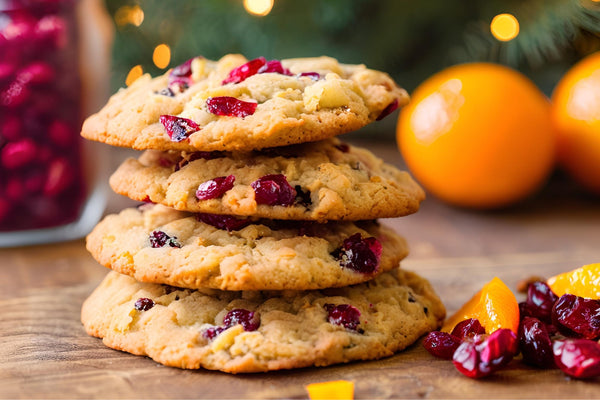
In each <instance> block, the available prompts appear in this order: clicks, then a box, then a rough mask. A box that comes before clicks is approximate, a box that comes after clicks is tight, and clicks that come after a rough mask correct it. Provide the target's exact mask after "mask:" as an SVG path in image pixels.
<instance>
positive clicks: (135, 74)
mask: <svg viewBox="0 0 600 400" xmlns="http://www.w3.org/2000/svg"><path fill="white" fill-rule="evenodd" d="M143 73H144V69H143V68H142V66H141V65H136V66H135V67H133V68H131V69H130V70H129V73H128V74H127V78H125V84H126V85H127V86H130V85H131V84H132V83H133V82H135V81H136V80H137V79H138V78H139V77H140V76H142V75H143Z"/></svg>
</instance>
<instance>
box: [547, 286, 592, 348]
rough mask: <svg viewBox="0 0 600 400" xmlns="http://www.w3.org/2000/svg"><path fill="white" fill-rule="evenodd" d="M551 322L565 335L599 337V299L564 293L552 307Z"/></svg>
mask: <svg viewBox="0 0 600 400" xmlns="http://www.w3.org/2000/svg"><path fill="white" fill-rule="evenodd" d="M552 322H553V323H554V325H556V327H557V328H558V330H559V331H561V332H562V333H563V334H564V335H566V336H575V337H582V338H584V339H597V338H600V300H596V299H585V298H583V297H578V296H575V295H573V294H564V295H562V296H561V297H560V299H558V301H557V302H556V304H555V305H554V308H553V309H552Z"/></svg>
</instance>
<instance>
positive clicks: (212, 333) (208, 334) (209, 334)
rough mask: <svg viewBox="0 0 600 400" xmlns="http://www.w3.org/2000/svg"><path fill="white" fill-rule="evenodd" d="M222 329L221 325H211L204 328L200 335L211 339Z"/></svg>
mask: <svg viewBox="0 0 600 400" xmlns="http://www.w3.org/2000/svg"><path fill="white" fill-rule="evenodd" d="M224 330H225V328H223V327H222V326H211V327H210V328H206V329H205V330H204V331H202V336H204V337H205V338H206V339H208V340H213V339H214V338H216V337H217V336H219V334H220V333H221V332H223V331H224Z"/></svg>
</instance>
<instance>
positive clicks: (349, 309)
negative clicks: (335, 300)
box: [323, 304, 364, 333]
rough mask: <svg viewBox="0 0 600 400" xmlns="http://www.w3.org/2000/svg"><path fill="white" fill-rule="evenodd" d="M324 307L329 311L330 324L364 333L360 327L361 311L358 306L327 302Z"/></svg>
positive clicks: (328, 319)
mask: <svg viewBox="0 0 600 400" xmlns="http://www.w3.org/2000/svg"><path fill="white" fill-rule="evenodd" d="M323 308H324V309H325V310H326V311H327V313H328V315H327V321H329V323H330V324H334V325H341V326H343V327H344V328H346V329H348V330H351V331H356V332H358V333H363V332H364V331H363V330H362V329H359V328H358V325H360V311H359V310H358V308H356V307H354V306H351V305H350V304H339V305H337V306H336V305H334V304H325V305H323Z"/></svg>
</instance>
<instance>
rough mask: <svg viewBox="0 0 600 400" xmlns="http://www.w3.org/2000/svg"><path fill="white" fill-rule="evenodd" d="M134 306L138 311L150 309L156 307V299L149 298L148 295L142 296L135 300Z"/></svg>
mask: <svg viewBox="0 0 600 400" xmlns="http://www.w3.org/2000/svg"><path fill="white" fill-rule="evenodd" d="M134 307H135V309H136V310H138V311H148V310H149V309H151V308H152V307H154V300H152V299H149V298H147V297H140V298H139V299H137V300H136V301H135V305H134Z"/></svg>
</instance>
